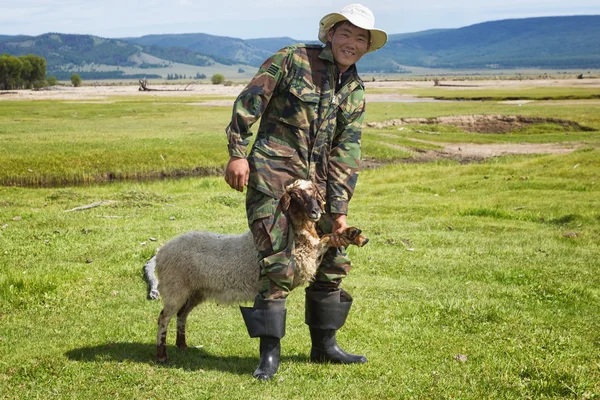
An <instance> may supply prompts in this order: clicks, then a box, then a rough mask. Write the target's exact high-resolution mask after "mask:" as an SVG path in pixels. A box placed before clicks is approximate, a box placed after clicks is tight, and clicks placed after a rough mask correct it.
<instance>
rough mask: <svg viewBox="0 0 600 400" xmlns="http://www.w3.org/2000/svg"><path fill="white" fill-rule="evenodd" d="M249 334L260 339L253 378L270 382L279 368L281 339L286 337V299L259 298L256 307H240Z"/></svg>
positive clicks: (255, 302) (255, 303)
mask: <svg viewBox="0 0 600 400" xmlns="http://www.w3.org/2000/svg"><path fill="white" fill-rule="evenodd" d="M240 310H241V311H242V316H243V317H244V322H245V323H246V328H248V334H249V335H250V337H252V338H254V337H259V338H260V360H259V362H258V368H256V370H255V371H254V374H253V376H254V377H255V378H256V379H261V380H269V379H271V378H273V375H275V373H276V372H277V369H278V368H279V359H280V354H281V345H280V339H281V338H282V337H283V336H285V316H286V309H285V299H276V300H267V299H263V298H260V297H257V298H256V300H255V301H254V307H240Z"/></svg>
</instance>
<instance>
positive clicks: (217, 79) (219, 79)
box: [210, 74, 225, 85]
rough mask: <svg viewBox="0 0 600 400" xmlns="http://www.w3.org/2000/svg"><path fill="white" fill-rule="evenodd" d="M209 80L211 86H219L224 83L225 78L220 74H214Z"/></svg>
mask: <svg viewBox="0 0 600 400" xmlns="http://www.w3.org/2000/svg"><path fill="white" fill-rule="evenodd" d="M210 80H211V82H212V83H213V85H220V84H221V83H223V82H224V81H225V76H223V75H222V74H214V75H213V76H212V78H210Z"/></svg>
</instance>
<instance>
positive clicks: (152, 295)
mask: <svg viewBox="0 0 600 400" xmlns="http://www.w3.org/2000/svg"><path fill="white" fill-rule="evenodd" d="M155 269H156V256H154V257H152V258H151V259H149V260H148V261H147V262H146V264H144V279H145V280H146V283H147V284H148V299H149V300H155V299H158V296H159V293H158V279H156V275H155V273H154V270H155Z"/></svg>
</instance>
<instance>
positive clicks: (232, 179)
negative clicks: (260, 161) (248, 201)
mask: <svg viewBox="0 0 600 400" xmlns="http://www.w3.org/2000/svg"><path fill="white" fill-rule="evenodd" d="M249 175H250V166H248V160H246V159H245V158H238V157H231V158H230V159H229V162H228V163H227V167H226V168H225V182H227V184H229V186H231V188H232V189H235V190H237V191H238V192H243V191H244V186H247V185H248V176H249Z"/></svg>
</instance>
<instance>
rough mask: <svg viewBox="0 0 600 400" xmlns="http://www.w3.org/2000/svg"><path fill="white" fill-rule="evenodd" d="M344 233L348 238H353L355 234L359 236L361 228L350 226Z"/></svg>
mask: <svg viewBox="0 0 600 400" xmlns="http://www.w3.org/2000/svg"><path fill="white" fill-rule="evenodd" d="M345 233H346V235H348V238H349V239H350V240H354V239H356V237H357V236H359V235H360V234H361V233H362V229H358V228H355V227H353V226H352V227H350V228H348V229H346V232H345Z"/></svg>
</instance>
